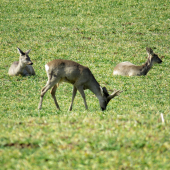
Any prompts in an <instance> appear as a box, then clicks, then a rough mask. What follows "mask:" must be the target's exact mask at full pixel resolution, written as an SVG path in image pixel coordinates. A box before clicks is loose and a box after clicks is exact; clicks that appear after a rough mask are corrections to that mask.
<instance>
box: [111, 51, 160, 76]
mask: <svg viewBox="0 0 170 170" xmlns="http://www.w3.org/2000/svg"><path fill="white" fill-rule="evenodd" d="M146 51H147V53H148V59H147V61H146V63H144V64H143V65H141V66H136V65H134V64H132V63H130V62H128V61H125V62H122V63H119V64H118V65H116V67H115V68H114V70H113V75H122V76H142V75H146V74H147V73H148V72H149V70H150V69H151V68H152V66H153V64H155V63H161V62H162V60H161V59H160V58H159V57H158V55H157V54H155V53H154V52H153V50H152V49H151V48H146Z"/></svg>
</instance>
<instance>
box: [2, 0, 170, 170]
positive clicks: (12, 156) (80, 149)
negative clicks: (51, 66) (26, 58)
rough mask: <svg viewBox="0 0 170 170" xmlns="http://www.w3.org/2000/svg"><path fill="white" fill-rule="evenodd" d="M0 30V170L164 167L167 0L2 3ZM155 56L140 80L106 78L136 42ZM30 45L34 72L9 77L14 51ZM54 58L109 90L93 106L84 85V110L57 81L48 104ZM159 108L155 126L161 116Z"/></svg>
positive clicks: (134, 56) (135, 53)
mask: <svg viewBox="0 0 170 170" xmlns="http://www.w3.org/2000/svg"><path fill="white" fill-rule="evenodd" d="M0 6H1V12H0V13H1V17H0V22H1V27H0V33H1V37H0V43H1V48H0V55H1V57H0V69H1V75H0V79H1V82H0V117H1V119H0V129H1V133H0V147H1V148H0V165H1V166H0V167H3V169H17V170H18V169H31V170H32V169H41V170H43V169H44V170H45V169H85V170H86V169H102V170H103V169H135V170H136V169H142V170H143V169H150V170H151V169H153V170H155V169H161V170H162V169H169V168H170V163H169V157H170V152H169V150H170V140H169V132H170V127H169V119H170V115H169V113H170V107H169V106H170V103H169V101H170V93H169V84H170V74H169V72H170V69H169V65H170V59H169V53H170V50H169V49H170V46H169V44H170V42H169V40H170V35H169V31H170V22H169V11H170V3H169V2H168V1H159V0H158V1H145V0H144V1H142V2H139V1H136V0H132V1H121V0H120V1H114V2H113V1H110V0H109V1H79V0H77V1H46V0H41V1H36V2H35V1H22V2H21V1H18V0H16V1H14V0H13V1H9V2H8V1H6V0H2V2H1V4H0ZM147 46H149V47H151V48H153V50H154V52H155V53H156V54H158V55H159V56H160V57H161V56H164V57H163V58H162V60H163V62H162V64H160V65H158V64H155V65H154V66H153V68H152V69H151V70H150V72H149V73H148V75H147V76H145V77H144V76H141V77H122V76H113V75H112V72H113V68H114V66H115V65H116V64H117V63H119V62H122V61H130V62H132V63H134V64H136V65H141V64H143V63H144V62H145V61H146V60H147V54H146V50H145V49H146V47H147ZM17 47H19V48H21V49H22V50H23V51H26V50H28V49H30V48H31V49H32V50H31V52H30V58H31V60H32V61H33V63H34V65H33V67H34V69H35V71H36V76H31V77H21V76H18V77H9V76H8V74H7V73H8V69H9V67H10V64H11V63H12V62H13V61H17V60H18V57H19V54H18V51H17ZM56 58H62V59H70V60H74V61H76V62H78V63H80V64H83V65H85V66H88V67H89V68H90V70H91V71H92V73H93V74H94V76H95V78H96V79H97V80H98V82H99V83H100V84H101V86H106V87H107V89H108V90H109V92H110V93H111V92H112V91H113V90H114V89H121V90H123V93H121V95H120V96H118V97H116V98H114V100H112V101H111V102H110V103H109V105H108V106H107V110H106V111H104V112H102V111H101V110H100V107H99V102H98V100H97V98H96V97H95V96H94V94H93V93H92V92H90V91H88V90H87V91H85V94H86V99H87V104H88V107H89V110H85V107H84V104H83V99H82V98H81V95H80V94H79V93H78V94H77V95H76V98H75V101H74V105H73V111H71V112H69V111H68V108H69V105H70V103H71V97H72V85H70V84H61V85H60V86H59V88H58V89H57V92H56V97H57V100H58V103H59V105H60V108H61V111H58V110H56V107H55V104H54V102H53V99H52V97H51V94H50V91H49V92H47V93H46V95H45V96H44V101H43V106H42V110H40V111H39V110H38V109H37V108H38V103H39V98H40V91H41V89H42V87H43V86H45V84H46V82H47V76H46V73H45V68H44V65H45V64H46V63H47V62H49V61H51V60H53V59H56ZM161 113H162V114H163V116H164V120H165V122H164V123H163V122H162V119H161Z"/></svg>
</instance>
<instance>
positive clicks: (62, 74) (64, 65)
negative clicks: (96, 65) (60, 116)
mask: <svg viewBox="0 0 170 170" xmlns="http://www.w3.org/2000/svg"><path fill="white" fill-rule="evenodd" d="M45 69H46V72H47V76H48V81H47V84H46V85H45V87H44V88H43V89H42V90H41V97H40V103H39V106H38V108H39V109H41V107H42V101H43V97H44V95H45V93H46V92H47V91H48V90H49V89H50V88H51V87H53V88H52V90H51V95H52V98H53V99H54V103H55V105H56V107H57V109H60V107H59V105H58V103H57V100H56V97H55V92H56V89H57V87H58V85H59V84H60V83H61V82H67V83H71V84H72V85H73V94H72V102H71V105H70V107H69V110H70V111H71V110H72V107H73V101H74V98H75V96H76V93H77V90H78V91H79V92H80V94H81V96H82V98H83V100H84V105H85V108H86V109H88V106H87V103H86V98H85V93H84V90H85V89H89V90H91V91H92V92H93V93H94V94H95V95H96V97H97V98H98V100H99V103H100V107H101V109H102V111H103V110H105V109H106V106H107V104H108V103H109V101H110V100H111V99H112V98H114V97H115V96H118V95H119V94H120V93H121V92H122V91H120V90H116V91H115V92H113V93H112V94H111V95H109V94H108V92H107V89H106V88H105V87H103V88H102V87H101V86H100V85H99V83H98V82H97V81H96V79H95V77H94V76H93V74H92V73H91V71H90V69H89V68H88V67H85V66H82V65H80V64H78V63H76V62H74V61H70V60H62V59H57V60H53V61H51V62H49V63H47V64H46V65H45Z"/></svg>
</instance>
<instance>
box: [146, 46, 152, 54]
mask: <svg viewBox="0 0 170 170" xmlns="http://www.w3.org/2000/svg"><path fill="white" fill-rule="evenodd" d="M146 52H147V53H148V55H150V54H153V50H152V49H151V48H149V47H146Z"/></svg>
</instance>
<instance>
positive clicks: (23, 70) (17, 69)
mask: <svg viewBox="0 0 170 170" xmlns="http://www.w3.org/2000/svg"><path fill="white" fill-rule="evenodd" d="M17 49H18V51H19V53H20V57H19V61H14V62H13V63H12V65H11V67H10V68H9V71H8V74H9V75H10V76H18V75H22V76H31V75H35V71H34V69H33V67H32V66H31V65H33V63H32V61H31V59H30V57H29V56H28V53H29V52H30V50H28V51H26V52H25V53H24V52H23V51H22V50H21V49H19V48H17Z"/></svg>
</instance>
